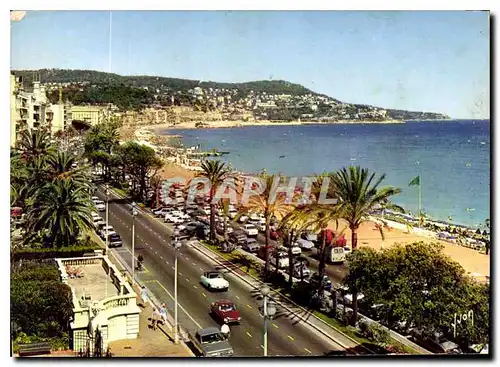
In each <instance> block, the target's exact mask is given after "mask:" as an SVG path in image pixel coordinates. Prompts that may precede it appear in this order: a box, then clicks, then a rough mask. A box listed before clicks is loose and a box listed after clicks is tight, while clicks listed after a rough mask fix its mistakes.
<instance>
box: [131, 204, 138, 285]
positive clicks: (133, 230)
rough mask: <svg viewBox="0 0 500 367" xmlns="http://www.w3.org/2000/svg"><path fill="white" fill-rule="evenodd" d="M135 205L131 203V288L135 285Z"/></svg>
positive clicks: (136, 212)
mask: <svg viewBox="0 0 500 367" xmlns="http://www.w3.org/2000/svg"><path fill="white" fill-rule="evenodd" d="M137 214H138V211H137V204H136V203H135V201H134V202H133V203H132V287H133V286H134V285H135V217H136V216H137Z"/></svg>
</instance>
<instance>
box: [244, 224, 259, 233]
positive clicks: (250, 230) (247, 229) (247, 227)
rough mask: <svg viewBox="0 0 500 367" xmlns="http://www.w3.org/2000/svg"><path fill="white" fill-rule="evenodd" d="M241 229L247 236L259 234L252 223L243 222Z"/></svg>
mask: <svg viewBox="0 0 500 367" xmlns="http://www.w3.org/2000/svg"><path fill="white" fill-rule="evenodd" d="M242 229H243V231H244V232H245V233H246V235H247V236H257V235H258V234H259V230H258V229H257V227H255V226H254V225H253V224H245V225H244V226H243V228H242Z"/></svg>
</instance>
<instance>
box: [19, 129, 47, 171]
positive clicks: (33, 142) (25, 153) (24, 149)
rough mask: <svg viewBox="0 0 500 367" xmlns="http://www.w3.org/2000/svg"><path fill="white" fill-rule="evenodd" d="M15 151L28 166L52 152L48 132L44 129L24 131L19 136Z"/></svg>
mask: <svg viewBox="0 0 500 367" xmlns="http://www.w3.org/2000/svg"><path fill="white" fill-rule="evenodd" d="M16 150H17V151H18V152H19V153H20V154H21V156H22V158H23V159H24V160H25V162H27V163H28V164H29V163H31V162H33V161H34V160H37V159H41V158H43V157H44V156H45V155H47V154H48V153H50V152H51V151H52V150H53V147H52V146H51V144H50V132H49V131H48V130H46V129H36V130H35V129H25V130H22V131H21V133H20V135H19V140H18V141H17V143H16Z"/></svg>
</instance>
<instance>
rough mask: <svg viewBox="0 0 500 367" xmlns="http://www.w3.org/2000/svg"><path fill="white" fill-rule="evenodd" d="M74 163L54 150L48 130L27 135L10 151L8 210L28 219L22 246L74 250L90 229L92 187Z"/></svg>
mask: <svg viewBox="0 0 500 367" xmlns="http://www.w3.org/2000/svg"><path fill="white" fill-rule="evenodd" d="M76 162H77V157H76V156H75V155H73V154H72V153H69V152H65V151H61V150H58V149H57V148H56V145H55V144H53V143H52V142H51V135H50V132H49V131H48V130H47V129H32V130H29V129H26V130H23V131H21V133H20V138H19V140H18V142H17V144H16V146H15V148H14V149H13V150H12V151H11V180H10V182H11V206H16V207H20V208H21V209H22V210H23V212H24V213H25V214H26V218H25V236H24V237H23V242H24V244H25V245H28V244H29V245H34V244H37V245H38V244H41V245H42V246H45V247H62V246H71V245H75V244H76V243H77V241H78V237H79V235H80V233H81V232H82V231H83V230H86V229H90V228H91V227H92V221H91V211H92V208H93V203H92V200H91V181H90V176H89V173H88V168H87V167H80V168H74V167H73V164H74V163H76Z"/></svg>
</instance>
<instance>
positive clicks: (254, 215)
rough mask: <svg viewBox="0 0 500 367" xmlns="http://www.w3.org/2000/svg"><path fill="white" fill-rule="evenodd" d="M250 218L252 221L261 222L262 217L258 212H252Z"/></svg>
mask: <svg viewBox="0 0 500 367" xmlns="http://www.w3.org/2000/svg"><path fill="white" fill-rule="evenodd" d="M248 219H249V220H250V221H252V222H259V220H260V217H259V215H258V214H256V213H252V214H250V217H249V218H248Z"/></svg>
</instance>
